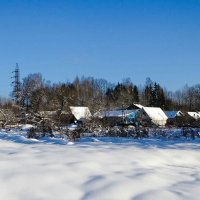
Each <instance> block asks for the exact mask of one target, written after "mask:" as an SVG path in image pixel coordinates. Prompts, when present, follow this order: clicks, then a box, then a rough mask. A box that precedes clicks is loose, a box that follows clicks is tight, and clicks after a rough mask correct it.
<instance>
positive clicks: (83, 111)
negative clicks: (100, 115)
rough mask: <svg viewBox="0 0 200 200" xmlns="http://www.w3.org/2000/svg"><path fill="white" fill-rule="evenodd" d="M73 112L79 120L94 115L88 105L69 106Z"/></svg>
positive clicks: (87, 118)
mask: <svg viewBox="0 0 200 200" xmlns="http://www.w3.org/2000/svg"><path fill="white" fill-rule="evenodd" d="M69 108H70V110H71V112H72V114H73V115H74V117H75V118H76V120H78V121H85V120H89V119H90V118H91V117H92V115H91V112H90V110H89V108H88V107H83V106H70V107H69Z"/></svg>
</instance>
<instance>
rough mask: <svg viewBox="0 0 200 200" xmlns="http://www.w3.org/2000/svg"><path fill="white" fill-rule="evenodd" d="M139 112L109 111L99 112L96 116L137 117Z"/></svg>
mask: <svg viewBox="0 0 200 200" xmlns="http://www.w3.org/2000/svg"><path fill="white" fill-rule="evenodd" d="M137 111H138V110H108V111H103V112H97V113H95V114H94V115H95V116H96V117H100V118H103V117H127V116H129V115H131V116H132V117H135V115H136V112H137Z"/></svg>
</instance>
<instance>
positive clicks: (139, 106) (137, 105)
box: [133, 103, 144, 109]
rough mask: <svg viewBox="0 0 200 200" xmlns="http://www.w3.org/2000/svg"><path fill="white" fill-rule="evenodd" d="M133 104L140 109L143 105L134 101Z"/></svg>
mask: <svg viewBox="0 0 200 200" xmlns="http://www.w3.org/2000/svg"><path fill="white" fill-rule="evenodd" d="M133 105H134V106H136V107H138V108H140V109H142V108H143V107H144V106H142V105H141V104H137V103H134V104H133Z"/></svg>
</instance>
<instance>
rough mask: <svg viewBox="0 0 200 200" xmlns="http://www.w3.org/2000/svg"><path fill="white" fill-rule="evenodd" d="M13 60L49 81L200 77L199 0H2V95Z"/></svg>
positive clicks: (190, 80)
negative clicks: (83, 78) (84, 77)
mask: <svg viewBox="0 0 200 200" xmlns="http://www.w3.org/2000/svg"><path fill="white" fill-rule="evenodd" d="M16 62H18V63H19V66H20V69H21V76H22V77H25V76H26V75H28V74H29V73H36V72H41V73H42V75H43V77H44V78H45V79H46V80H50V81H51V82H65V81H68V80H69V81H72V80H73V79H74V78H75V76H76V75H78V76H82V75H84V76H94V77H96V78H105V79H107V80H108V81H111V82H117V81H122V80H123V79H124V78H126V77H130V78H131V79H132V81H133V82H134V83H135V84H136V85H139V84H144V83H145V79H146V77H151V79H152V80H154V81H157V82H159V83H160V84H161V85H162V86H166V87H167V89H169V90H176V89H180V88H182V86H184V85H185V84H188V85H193V84H196V83H200V0H41V1H40V0H9V1H8V0H0V70H1V73H0V96H8V95H9V93H10V92H11V87H10V82H11V79H10V77H11V72H12V71H13V70H14V67H15V63H16Z"/></svg>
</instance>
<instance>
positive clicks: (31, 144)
mask: <svg viewBox="0 0 200 200" xmlns="http://www.w3.org/2000/svg"><path fill="white" fill-rule="evenodd" d="M32 199H34V200H43V199H45V200H61V199H63V200H66V199H67V200H68V199H69V200H73V199H80V200H85V199H91V200H95V199H99V200H118V199H119V200H126V199H130V200H144V199H148V200H165V199H166V200H171V199H172V200H178V199H187V200H194V199H196V200H199V199H200V140H199V139H198V140H194V141H193V140H191V139H187V140H186V139H185V140H176V141H172V140H171V141H169V140H156V139H141V140H133V139H126V138H98V139H95V138H93V139H92V138H83V139H81V140H80V141H78V142H76V143H74V144H73V143H68V144H67V143H66V141H65V140H62V139H60V138H57V139H56V138H51V139H49V138H44V139H42V140H39V141H38V140H29V139H27V138H26V137H24V135H23V134H19V133H15V132H13V133H9V134H8V133H5V132H2V133H0V200H32Z"/></svg>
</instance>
